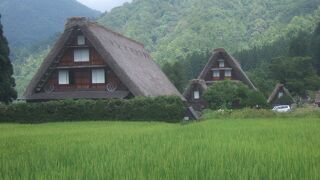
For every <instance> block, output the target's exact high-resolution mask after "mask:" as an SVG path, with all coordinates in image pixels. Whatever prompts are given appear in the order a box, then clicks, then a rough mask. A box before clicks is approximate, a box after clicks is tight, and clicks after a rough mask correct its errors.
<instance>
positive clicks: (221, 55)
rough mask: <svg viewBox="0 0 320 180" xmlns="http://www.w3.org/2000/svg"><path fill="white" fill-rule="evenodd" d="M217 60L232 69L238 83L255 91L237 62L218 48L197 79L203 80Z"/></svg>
mask: <svg viewBox="0 0 320 180" xmlns="http://www.w3.org/2000/svg"><path fill="white" fill-rule="evenodd" d="M219 59H224V60H225V61H226V62H227V63H228V64H229V65H230V66H231V68H232V69H233V71H234V73H236V76H237V77H238V78H239V79H240V81H242V82H243V83H244V84H246V85H248V86H249V87H250V88H252V89H254V90H256V87H255V86H254V85H253V83H252V82H251V81H250V79H249V77H248V76H247V75H246V73H245V72H244V71H243V70H242V68H241V66H240V64H239V62H238V61H237V60H236V59H235V58H234V57H232V56H231V55H229V54H228V53H227V52H226V50H225V49H223V48H218V49H215V50H214V51H213V54H212V56H211V57H210V59H209V62H208V63H207V64H206V66H205V67H204V69H203V70H202V72H201V73H200V75H199V76H198V79H205V76H206V75H207V74H208V73H209V72H210V71H211V68H212V66H213V64H214V63H216V62H217V61H218V60H219Z"/></svg>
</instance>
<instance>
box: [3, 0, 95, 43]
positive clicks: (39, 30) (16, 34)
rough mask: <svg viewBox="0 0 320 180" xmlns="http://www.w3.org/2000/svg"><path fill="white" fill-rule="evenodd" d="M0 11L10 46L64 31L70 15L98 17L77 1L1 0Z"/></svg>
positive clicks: (41, 39) (32, 41) (36, 40)
mask: <svg viewBox="0 0 320 180" xmlns="http://www.w3.org/2000/svg"><path fill="white" fill-rule="evenodd" d="M0 13H1V15H2V18H1V20H2V23H3V26H4V32H5V35H6V37H7V39H8V41H9V45H10V46H11V47H22V46H25V45H30V44H36V43H38V42H40V41H43V40H46V39H47V38H48V37H50V36H52V35H53V34H54V33H57V32H61V31H62V30H63V26H64V23H65V21H66V18H68V17H70V16H86V17H91V18H94V17H98V16H99V15H100V12H98V11H95V10H92V9H90V8H88V7H86V6H84V5H82V4H80V3H79V2H77V1H76V0H54V1H52V0H1V1H0Z"/></svg>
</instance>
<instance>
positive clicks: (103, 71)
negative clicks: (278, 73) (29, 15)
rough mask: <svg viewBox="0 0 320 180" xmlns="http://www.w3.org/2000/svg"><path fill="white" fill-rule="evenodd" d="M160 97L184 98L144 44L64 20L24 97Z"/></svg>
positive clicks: (82, 21) (83, 21)
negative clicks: (61, 30) (63, 24)
mask: <svg viewBox="0 0 320 180" xmlns="http://www.w3.org/2000/svg"><path fill="white" fill-rule="evenodd" d="M162 95H177V96H181V97H182V95H181V94H180V93H179V92H178V90H177V89H176V88H175V87H174V85H173V84H172V83H171V82H170V81H169V80H168V78H167V77H166V75H165V74H164V73H163V72H162V71H161V69H160V68H159V67H158V65H157V64H156V63H155V62H154V61H153V60H152V59H151V57H150V55H149V54H148V52H147V51H146V50H145V49H144V46H143V44H141V43H138V42H136V41H134V40H132V39H130V38H127V37H124V36H122V35H121V34H118V33H116V32H113V31H111V30H109V29H107V28H105V27H103V26H101V25H98V24H97V23H94V22H90V21H88V20H87V19H86V18H82V17H74V18H70V19H69V20H68V22H67V23H66V26H65V31H64V33H63V34H62V35H61V37H60V38H59V39H58V41H57V42H56V44H55V45H54V47H53V49H52V50H51V51H50V53H49V54H48V56H47V57H46V58H45V60H44V61H43V63H42V65H41V67H40V69H39V70H38V72H37V73H36V75H35V76H34V77H33V79H32V80H31V82H30V84H29V86H28V88H27V90H26V92H25V94H24V96H25V99H26V100H27V101H28V102H30V101H48V100H59V99H83V98H85V99H109V98H119V99H125V98H130V97H134V96H148V97H155V96H162Z"/></svg>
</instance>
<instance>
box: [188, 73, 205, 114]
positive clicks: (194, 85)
mask: <svg viewBox="0 0 320 180" xmlns="http://www.w3.org/2000/svg"><path fill="white" fill-rule="evenodd" d="M207 89H208V86H207V84H206V82H205V81H204V80H202V79H194V80H191V81H190V83H189V85H188V87H187V89H186V90H185V91H184V93H183V96H184V97H185V98H186V99H187V100H188V102H189V103H190V104H192V107H193V108H194V109H196V110H201V109H203V108H205V107H206V105H207V103H206V101H205V100H203V99H202V98H201V97H202V95H203V94H204V92H205V91H206V90H207Z"/></svg>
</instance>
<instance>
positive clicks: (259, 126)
mask: <svg viewBox="0 0 320 180" xmlns="http://www.w3.org/2000/svg"><path fill="white" fill-rule="evenodd" d="M259 112H260V111H259ZM259 112H257V113H259ZM319 126H320V120H319V116H318V118H304V117H303V118H277V119H268V118H250V119H234V118H229V116H226V117H221V118H220V119H217V118H212V119H207V120H206V121H203V122H201V123H192V124H189V125H184V126H182V125H180V124H168V123H156V122H152V123H149V122H136V123H131V122H81V123H77V122H73V123H67V122H65V123H48V124H41V125H29V124H1V126H0V147H1V148H0V159H1V161H0V176H1V179H21V178H22V177H23V178H25V179H177V180H179V179H283V180H286V179H290V180H301V179H314V180H315V179H319V169H320V164H319V157H320V148H319V147H320V141H319V138H320V131H319Z"/></svg>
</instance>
